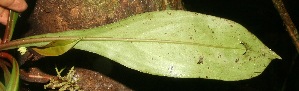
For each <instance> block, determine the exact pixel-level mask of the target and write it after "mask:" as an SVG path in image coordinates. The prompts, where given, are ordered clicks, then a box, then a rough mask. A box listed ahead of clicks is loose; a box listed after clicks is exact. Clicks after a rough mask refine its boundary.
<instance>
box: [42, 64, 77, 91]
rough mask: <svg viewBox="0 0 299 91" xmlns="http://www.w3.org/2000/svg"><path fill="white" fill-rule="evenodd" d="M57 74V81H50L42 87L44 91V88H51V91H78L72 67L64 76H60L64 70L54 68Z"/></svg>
mask: <svg viewBox="0 0 299 91" xmlns="http://www.w3.org/2000/svg"><path fill="white" fill-rule="evenodd" d="M55 70H56V72H57V77H58V79H53V78H52V79H51V80H50V83H49V84H47V85H45V86H44V89H46V88H52V89H58V88H59V89H58V90H59V91H65V90H69V91H80V87H79V86H78V85H77V82H78V80H79V79H78V77H77V76H76V75H75V72H76V71H75V70H74V67H72V68H71V69H70V70H69V72H68V73H67V75H66V76H63V77H62V76H61V72H62V71H63V70H64V69H62V70H60V71H59V70H58V69H57V68H55Z"/></svg>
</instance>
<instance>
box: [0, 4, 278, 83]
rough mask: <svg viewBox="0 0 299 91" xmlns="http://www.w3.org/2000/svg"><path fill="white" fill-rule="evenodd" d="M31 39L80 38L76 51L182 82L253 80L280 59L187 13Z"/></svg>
mask: <svg viewBox="0 0 299 91" xmlns="http://www.w3.org/2000/svg"><path fill="white" fill-rule="evenodd" d="M40 38H44V39H40ZM28 39H29V40H28V41H32V40H38V39H39V40H43V41H52V40H74V39H82V40H80V41H79V42H78V43H77V44H76V45H75V46H74V48H76V49H81V50H86V51H89V52H93V53H97V54H99V55H103V56H105V57H108V58H110V59H112V60H114V61H116V62H118V63H120V64H122V65H124V66H126V67H129V68H132V69H135V70H138V71H141V72H145V73H149V74H153V75H159V76H168V77H178V78H207V79H219V80H226V81H234V80H243V79H249V78H252V77H255V76H258V75H259V74H261V73H262V72H263V70H264V69H265V68H266V67H267V65H268V64H269V63H270V62H271V60H273V59H275V58H278V59H281V58H280V57H279V56H278V55H277V54H275V53H274V52H273V51H271V50H270V49H269V48H267V47H266V46H265V45H264V44H263V43H262V42H261V41H259V40H258V38H256V37H255V36H254V35H253V34H251V33H250V32H248V31H247V29H246V28H244V27H243V26H242V25H240V24H238V23H235V22H233V21H230V20H227V19H223V18H219V17H214V16H210V15H204V14H200V13H194V12H188V11H173V10H166V11H160V12H150V13H143V14H139V15H136V16H132V17H130V18H127V19H124V20H122V21H119V22H116V23H113V24H109V25H105V26H102V27H98V28H93V29H86V30H81V31H67V32H62V33H52V34H44V35H39V36H33V37H29V38H28ZM21 40H25V39H21ZM44 43H48V42H43V43H39V44H31V46H32V45H41V44H44ZM23 46H30V45H23ZM0 47H1V46H0ZM82 61H84V60H82Z"/></svg>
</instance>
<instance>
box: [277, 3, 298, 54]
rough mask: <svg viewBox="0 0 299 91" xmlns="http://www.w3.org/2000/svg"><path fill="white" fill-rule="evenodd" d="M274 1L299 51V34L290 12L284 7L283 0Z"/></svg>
mask: <svg viewBox="0 0 299 91" xmlns="http://www.w3.org/2000/svg"><path fill="white" fill-rule="evenodd" d="M272 2H273V4H274V6H275V8H276V9H277V11H278V12H279V15H280V17H281V19H282V20H283V23H284V24H285V26H286V31H288V32H289V35H290V37H291V38H292V40H293V43H294V45H295V47H296V49H297V53H299V35H298V31H297V29H296V26H295V25H294V23H293V22H292V19H291V18H290V15H289V13H288V12H287V10H286V8H285V7H284V4H283V2H282V0H272Z"/></svg>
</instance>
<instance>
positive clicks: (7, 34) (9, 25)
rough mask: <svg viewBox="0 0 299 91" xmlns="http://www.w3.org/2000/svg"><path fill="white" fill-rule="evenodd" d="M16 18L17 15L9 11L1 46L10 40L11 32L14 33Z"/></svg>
mask: <svg viewBox="0 0 299 91" xmlns="http://www.w3.org/2000/svg"><path fill="white" fill-rule="evenodd" d="M17 18H18V13H16V12H14V11H12V10H9V17H8V19H7V26H6V29H5V33H4V35H3V39H2V41H1V44H4V43H7V42H9V41H10V40H11V38H12V35H13V32H14V28H15V24H16V22H17Z"/></svg>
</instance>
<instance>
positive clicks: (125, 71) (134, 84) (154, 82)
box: [1, 0, 299, 91]
mask: <svg viewBox="0 0 299 91" xmlns="http://www.w3.org/2000/svg"><path fill="white" fill-rule="evenodd" d="M284 1H285V5H286V8H287V9H288V11H289V13H290V15H291V18H292V19H293V21H294V23H295V24H297V26H298V24H299V17H298V16H299V8H298V6H299V3H298V1H297V0H284ZM183 2H184V6H185V7H186V10H188V11H193V12H198V13H203V14H208V15H213V16H218V17H222V18H226V19H230V20H233V21H235V22H238V23H240V24H242V25H243V26H244V27H246V28H247V29H248V30H249V31H250V32H252V33H253V34H254V35H256V36H257V37H258V38H259V39H260V40H261V41H262V42H263V43H264V44H265V45H267V46H268V47H269V48H270V49H272V50H273V51H275V52H276V53H277V54H278V55H280V56H281V57H282V60H273V61H272V62H271V64H270V65H269V66H268V67H267V69H266V70H265V71H264V72H263V73H262V74H261V75H260V76H258V77H255V78H252V79H248V80H242V81H230V82H228V81H220V80H208V79H179V78H169V77H161V76H153V75H150V74H144V73H140V72H138V71H135V70H131V69H129V68H126V67H124V66H122V65H120V64H118V63H114V62H112V65H113V68H112V69H111V72H108V73H109V74H107V75H108V76H109V77H111V78H112V79H115V80H116V81H119V82H120V83H123V84H124V85H126V86H128V87H130V88H132V89H134V90H141V91H145V90H148V91H152V90H183V91H189V90H191V91H199V90H200V91H282V89H283V88H284V89H285V91H299V87H298V86H299V70H298V69H299V68H298V67H299V66H298V62H295V63H292V62H293V61H298V54H297V53H296V49H295V47H294V46H293V44H292V42H291V39H290V37H289V35H288V33H287V32H286V31H285V27H284V26H283V23H282V21H281V18H280V16H279V14H278V12H277V11H276V9H275V8H274V6H273V4H272V1H271V0H183ZM28 4H29V6H33V5H34V0H29V1H28ZM31 11H32V9H28V10H27V11H26V12H24V13H23V14H22V17H21V18H20V21H19V24H18V26H19V27H17V29H16V30H22V31H16V32H17V33H16V34H24V32H26V30H28V29H29V27H28V26H29V24H28V23H27V21H26V20H27V17H28V16H29V14H28V13H30V12H31ZM2 28H3V26H2ZM2 28H1V29H2ZM297 28H298V27H297ZM17 36H18V35H17ZM19 37H21V35H19V36H18V37H15V38H19ZM69 56H71V57H69ZM98 57H99V56H97V55H96V54H92V53H88V52H83V51H78V50H72V51H71V52H68V53H66V54H65V55H63V56H62V57H59V58H57V57H54V58H53V57H49V58H46V59H43V60H42V61H37V62H35V63H33V64H32V65H35V66H37V67H40V68H41V69H44V70H46V69H47V68H53V67H54V66H55V65H62V66H63V65H69V66H72V65H75V66H77V67H83V68H89V69H95V68H93V66H90V65H91V64H94V62H90V63H88V61H84V62H82V61H81V62H78V61H79V60H86V59H94V58H98ZM55 60H56V61H55ZM68 60H78V61H74V62H72V63H69V61H68ZM101 60H109V59H106V58H103V57H101ZM292 64H293V65H292ZM290 69H292V70H290ZM51 70H52V69H51ZM53 71H54V70H52V71H49V73H52V74H55V72H53ZM29 87H30V86H29ZM32 87H34V86H32ZM41 88H42V87H41Z"/></svg>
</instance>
